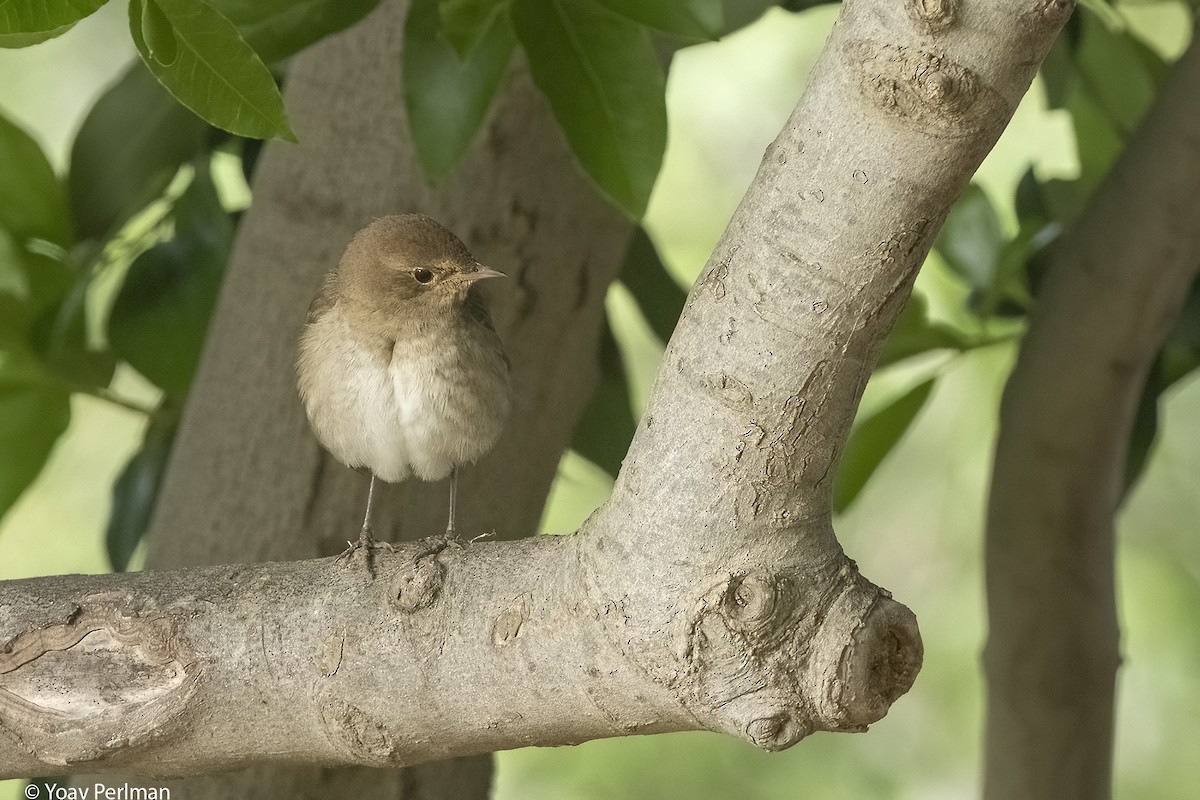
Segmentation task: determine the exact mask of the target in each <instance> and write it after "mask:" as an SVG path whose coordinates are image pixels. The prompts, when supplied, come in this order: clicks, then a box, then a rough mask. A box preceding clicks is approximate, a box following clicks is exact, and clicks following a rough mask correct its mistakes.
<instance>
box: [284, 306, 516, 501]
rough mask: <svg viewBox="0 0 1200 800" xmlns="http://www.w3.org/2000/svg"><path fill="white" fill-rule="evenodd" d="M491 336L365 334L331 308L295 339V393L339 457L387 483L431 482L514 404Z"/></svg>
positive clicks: (474, 448)
mask: <svg viewBox="0 0 1200 800" xmlns="http://www.w3.org/2000/svg"><path fill="white" fill-rule="evenodd" d="M489 337H490V339H489ZM494 337H495V333H494V332H492V331H490V330H487V329H482V328H480V329H474V328H473V327H471V326H468V327H467V328H465V329H458V328H448V329H446V330H443V331H438V332H436V333H430V334H426V335H424V336H422V337H421V338H419V339H417V338H412V337H408V338H406V339H403V340H399V341H395V342H389V341H386V340H378V339H368V338H365V337H362V336H360V335H356V332H355V331H354V330H353V329H352V328H351V326H350V325H349V323H348V321H347V320H346V318H345V317H344V315H343V314H341V313H339V309H337V308H334V309H330V310H329V311H328V312H327V313H325V314H322V315H321V317H320V318H319V319H316V320H314V321H312V322H311V323H310V324H309V325H308V326H307V327H306V328H305V331H304V333H303V335H302V336H301V340H300V359H299V366H298V369H299V377H300V395H301V397H302V399H303V401H304V406H305V410H306V411H307V413H308V417H309V420H310V422H311V423H312V426H313V430H314V431H315V432H316V434H317V438H318V439H319V440H320V441H321V443H322V444H323V445H324V446H325V447H326V448H327V449H328V450H329V451H330V452H331V453H332V454H333V455H334V456H335V457H336V458H337V459H338V460H339V461H342V462H343V463H345V464H348V465H350V466H352V467H366V468H368V469H370V470H372V471H374V472H375V474H376V475H377V476H379V477H380V478H382V479H383V480H385V481H391V482H395V481H400V480H403V479H404V478H406V477H408V476H409V475H410V474H413V473H415V474H416V475H417V476H418V477H420V478H422V479H424V480H438V479H439V478H442V477H445V476H446V475H448V474H449V472H450V470H451V468H452V467H453V466H455V465H457V464H464V463H470V462H473V461H475V460H476V459H478V458H479V457H480V456H482V455H483V454H484V453H486V452H487V451H488V450H490V449H491V448H492V446H493V445H494V444H495V443H496V440H497V439H498V438H499V436H500V430H501V427H502V426H503V424H504V420H505V418H506V417H507V416H508V412H509V407H510V402H511V401H510V389H509V382H508V370H507V364H506V363H505V362H504V357H503V354H502V352H501V351H500V350H499V349H498V347H496V343H497V341H496V340H495V339H494ZM389 345H390V346H389Z"/></svg>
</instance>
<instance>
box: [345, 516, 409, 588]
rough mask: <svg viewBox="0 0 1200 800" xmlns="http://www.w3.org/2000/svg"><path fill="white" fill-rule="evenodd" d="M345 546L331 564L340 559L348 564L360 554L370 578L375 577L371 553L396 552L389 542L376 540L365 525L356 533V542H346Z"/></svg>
mask: <svg viewBox="0 0 1200 800" xmlns="http://www.w3.org/2000/svg"><path fill="white" fill-rule="evenodd" d="M346 544H347V545H348V546H347V547H346V549H345V550H343V551H342V554H341V555H340V556H338V557H337V558H335V559H334V561H333V563H335V564H336V563H337V562H339V561H341V560H342V559H345V560H346V561H347V562H349V561H350V560H352V559H353V558H354V557H355V555H356V554H358V553H361V554H362V558H363V561H365V562H366V567H367V573H368V574H370V575H371V577H374V576H375V571H374V569H373V568H372V564H371V551H372V550H387V551H388V552H389V553H394V552H396V548H395V547H393V546H392V543H391V542H381V541H379V540H378V539H376V538H375V536H374V532H373V531H372V530H371V528H370V527H369V526H367V525H364V526H363V528H362V530H361V531H359V532H358V540H357V541H354V542H346Z"/></svg>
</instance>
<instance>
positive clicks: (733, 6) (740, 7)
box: [721, 0, 808, 36]
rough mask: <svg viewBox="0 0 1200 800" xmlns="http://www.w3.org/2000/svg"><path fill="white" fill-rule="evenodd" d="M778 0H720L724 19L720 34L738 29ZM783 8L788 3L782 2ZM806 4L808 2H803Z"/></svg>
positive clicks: (752, 20) (756, 17)
mask: <svg viewBox="0 0 1200 800" xmlns="http://www.w3.org/2000/svg"><path fill="white" fill-rule="evenodd" d="M777 3H778V0H722V2H721V5H722V7H723V13H722V15H721V16H722V17H723V18H724V21H725V26H724V30H723V31H721V35H722V36H724V35H725V34H727V33H733V32H734V31H736V30H740V29H742V28H744V27H746V26H747V25H749V24H750V23H752V22H754V21H755V20H757V19H758V18H759V17H761V16H762V15H763V14H764V13H766V10H767V9H768V8H771V7H772V6H774V5H776V4H777ZM782 5H783V6H784V7H785V8H786V7H787V6H788V3H786V2H785V3H783V4H782ZM805 5H806V6H807V5H808V4H807V3H805Z"/></svg>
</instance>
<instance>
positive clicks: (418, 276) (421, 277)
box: [413, 267, 433, 283]
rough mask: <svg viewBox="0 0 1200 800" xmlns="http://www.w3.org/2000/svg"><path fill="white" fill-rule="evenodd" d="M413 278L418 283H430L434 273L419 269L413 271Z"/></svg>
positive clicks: (422, 268)
mask: <svg viewBox="0 0 1200 800" xmlns="http://www.w3.org/2000/svg"><path fill="white" fill-rule="evenodd" d="M413 278H414V279H415V280H416V281H417V283H429V282H430V281H431V280H433V272H431V271H430V270H427V269H425V268H424V267H417V268H416V269H414V270H413Z"/></svg>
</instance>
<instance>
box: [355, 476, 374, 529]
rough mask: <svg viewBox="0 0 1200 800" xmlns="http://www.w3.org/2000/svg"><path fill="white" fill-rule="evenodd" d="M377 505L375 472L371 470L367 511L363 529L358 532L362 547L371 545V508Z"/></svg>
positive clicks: (364, 516)
mask: <svg viewBox="0 0 1200 800" xmlns="http://www.w3.org/2000/svg"><path fill="white" fill-rule="evenodd" d="M374 505H375V473H374V472H373V471H372V472H371V483H370V485H369V486H367V513H366V514H364V515H363V526H362V530H361V531H359V532H358V542H359V545H360V546H361V547H370V546H371V542H372V540H373V539H374V538H375V537H374V536H373V534H374V531H372V530H371V508H372V507H373V506H374Z"/></svg>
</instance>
